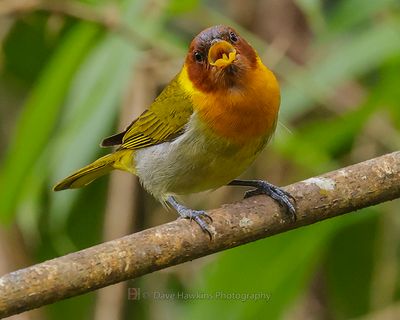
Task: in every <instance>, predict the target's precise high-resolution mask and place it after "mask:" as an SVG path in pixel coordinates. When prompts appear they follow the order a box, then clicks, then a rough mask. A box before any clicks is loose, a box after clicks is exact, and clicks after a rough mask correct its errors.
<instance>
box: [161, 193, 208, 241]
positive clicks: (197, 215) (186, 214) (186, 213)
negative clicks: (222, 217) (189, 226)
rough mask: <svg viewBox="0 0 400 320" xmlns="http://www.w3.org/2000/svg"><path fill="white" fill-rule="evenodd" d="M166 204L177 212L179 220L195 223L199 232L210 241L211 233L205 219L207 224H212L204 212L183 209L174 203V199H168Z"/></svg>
mask: <svg viewBox="0 0 400 320" xmlns="http://www.w3.org/2000/svg"><path fill="white" fill-rule="evenodd" d="M167 201H168V203H170V204H171V205H172V206H173V207H174V208H175V210H176V211H177V212H178V214H179V216H180V217H181V218H185V219H190V220H194V221H196V223H197V224H198V225H199V226H200V228H201V230H203V231H204V232H206V233H207V234H208V236H209V237H210V239H212V232H211V229H210V226H209V224H208V222H207V221H206V220H205V219H208V220H209V222H212V221H213V220H212V218H211V217H210V216H209V215H208V214H207V212H205V211H204V210H193V209H190V208H187V207H185V206H184V205H182V204H180V203H179V202H177V201H176V199H175V198H174V197H172V196H171V197H168V199H167Z"/></svg>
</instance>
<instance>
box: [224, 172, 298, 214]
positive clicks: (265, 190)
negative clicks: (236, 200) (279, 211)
mask: <svg viewBox="0 0 400 320" xmlns="http://www.w3.org/2000/svg"><path fill="white" fill-rule="evenodd" d="M228 185H229V186H248V187H255V189H253V190H249V191H246V193H245V194H244V197H245V198H249V197H252V196H255V195H259V194H266V195H268V196H270V197H271V198H272V199H274V200H275V201H277V202H278V203H279V204H280V205H281V206H282V207H283V208H285V209H286V212H287V214H288V215H289V217H290V219H291V220H292V221H296V209H295V208H294V206H293V204H292V202H291V201H290V200H292V201H293V202H296V199H295V198H294V197H293V196H292V195H291V194H290V193H289V192H286V191H284V190H282V189H281V188H278V187H277V186H274V185H273V184H271V183H268V182H266V181H264V180H238V179H235V180H232V181H231V182H229V183H228Z"/></svg>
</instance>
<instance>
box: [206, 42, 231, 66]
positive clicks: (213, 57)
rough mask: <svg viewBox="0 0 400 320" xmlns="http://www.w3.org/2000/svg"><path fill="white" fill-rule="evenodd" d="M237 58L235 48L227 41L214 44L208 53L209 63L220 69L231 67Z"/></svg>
mask: <svg viewBox="0 0 400 320" xmlns="http://www.w3.org/2000/svg"><path fill="white" fill-rule="evenodd" d="M235 58H236V50H235V48H234V47H233V46H232V45H231V44H230V43H229V42H227V41H225V40H219V41H218V42H216V43H214V44H213V45H212V46H211V48H210V50H209V51H208V63H209V64H210V65H212V66H217V67H219V68H225V67H227V66H229V65H230V64H231V63H232V62H233V61H234V60H235Z"/></svg>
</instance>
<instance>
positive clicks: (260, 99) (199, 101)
mask: <svg viewBox="0 0 400 320" xmlns="http://www.w3.org/2000/svg"><path fill="white" fill-rule="evenodd" d="M193 104H194V106H195V109H196V111H197V113H198V115H199V119H200V120H201V121H202V122H203V123H204V124H205V125H206V126H207V127H209V128H210V129H211V130H212V131H213V132H214V133H215V134H216V135H218V136H221V137H224V138H226V139H228V140H230V141H232V142H234V143H238V144H243V143H247V142H248V141H249V140H251V139H257V138H260V137H263V136H270V135H272V133H273V132H274V131H275V127H276V122H277V116H278V112H279V104H280V92H279V85H278V82H277V80H276V78H275V76H274V75H273V73H272V72H271V71H269V70H268V69H267V68H265V67H264V68H259V69H256V70H254V71H252V72H251V73H250V72H249V74H248V79H246V81H243V85H242V86H241V87H233V88H231V89H229V90H225V91H217V92H213V93H199V94H194V95H193Z"/></svg>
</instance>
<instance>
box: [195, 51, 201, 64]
mask: <svg viewBox="0 0 400 320" xmlns="http://www.w3.org/2000/svg"><path fill="white" fill-rule="evenodd" d="M194 58H195V59H196V61H197V62H202V61H203V55H202V54H201V52H199V51H195V52H194Z"/></svg>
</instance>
